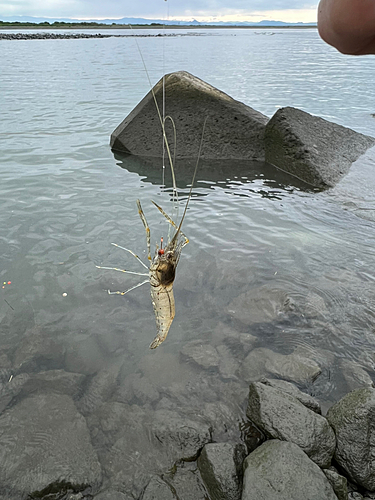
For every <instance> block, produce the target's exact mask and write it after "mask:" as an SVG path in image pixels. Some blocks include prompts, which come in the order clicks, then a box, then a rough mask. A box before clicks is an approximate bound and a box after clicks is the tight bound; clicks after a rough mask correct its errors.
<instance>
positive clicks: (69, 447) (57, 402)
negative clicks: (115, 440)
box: [0, 393, 101, 500]
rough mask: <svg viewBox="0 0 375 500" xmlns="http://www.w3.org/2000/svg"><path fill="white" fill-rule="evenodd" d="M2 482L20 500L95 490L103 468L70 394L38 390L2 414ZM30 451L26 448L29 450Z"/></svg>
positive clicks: (56, 497)
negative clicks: (37, 392) (71, 491)
mask: <svg viewBox="0 0 375 500" xmlns="http://www.w3.org/2000/svg"><path fill="white" fill-rule="evenodd" d="M0 434H1V436H2V445H1V447H0V462H1V464H2V466H1V469H0V483H1V485H2V487H3V488H5V489H6V490H9V491H12V492H15V494H16V496H17V498H18V499H19V500H22V499H26V498H30V497H33V498H34V497H38V498H39V497H41V498H42V497H43V495H44V494H46V493H47V492H50V493H52V492H57V493H55V494H50V496H49V497H48V498H49V499H51V500H55V499H56V500H57V499H59V498H61V496H62V494H63V493H64V491H65V492H67V491H68V490H74V491H75V492H76V493H78V492H79V491H85V492H90V493H91V494H95V493H96V491H97V490H98V488H99V486H100V484H101V468H100V465H99V462H98V459H97V456H96V453H95V452H94V449H93V447H92V445H91V442H90V436H89V432H88V429H87V427H86V422H85V419H84V418H83V416H82V415H80V414H79V413H78V412H77V410H76V408H75V406H74V403H73V401H72V399H71V398H70V397H69V396H65V395H59V394H52V393H46V394H38V395H35V396H30V397H28V398H25V399H23V400H22V401H21V402H20V403H18V404H17V405H16V406H14V407H12V408H10V409H8V410H7V411H5V412H4V413H3V414H2V415H1V416H0ZM25 450H27V453H25Z"/></svg>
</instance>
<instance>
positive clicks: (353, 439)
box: [327, 388, 375, 491]
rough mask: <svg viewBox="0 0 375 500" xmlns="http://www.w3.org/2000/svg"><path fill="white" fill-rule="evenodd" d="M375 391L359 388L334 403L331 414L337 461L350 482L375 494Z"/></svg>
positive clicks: (328, 418) (328, 417) (329, 412)
mask: <svg viewBox="0 0 375 500" xmlns="http://www.w3.org/2000/svg"><path fill="white" fill-rule="evenodd" d="M374 415H375V389H372V388H364V389H357V390H355V391H352V392H350V393H349V394H347V395H346V396H344V397H343V398H342V399H341V400H340V401H338V402H337V403H336V404H334V405H333V406H332V407H331V408H330V409H329V411H328V413H327V420H328V421H329V423H330V425H331V426H332V427H333V429H334V431H335V434H336V439H337V447H336V451H335V460H336V462H337V463H338V464H339V465H340V467H342V468H343V470H345V471H346V473H347V475H348V477H349V479H351V480H352V481H354V482H355V483H357V484H358V485H360V486H362V487H363V488H365V489H367V490H369V491H375V466H374V461H373V457H374V454H375V419H374Z"/></svg>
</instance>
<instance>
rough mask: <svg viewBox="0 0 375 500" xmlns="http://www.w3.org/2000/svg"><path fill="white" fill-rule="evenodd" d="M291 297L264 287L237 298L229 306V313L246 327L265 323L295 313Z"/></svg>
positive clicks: (280, 291) (281, 291)
mask: <svg viewBox="0 0 375 500" xmlns="http://www.w3.org/2000/svg"><path fill="white" fill-rule="evenodd" d="M294 307H295V306H294V303H293V300H292V299H291V297H289V296H288V294H287V293H286V292H284V291H283V290H277V289H272V288H269V287H268V286H262V287H259V288H254V289H252V290H249V291H248V292H246V293H243V294H242V295H239V296H238V297H236V298H235V299H234V300H232V302H231V303H230V304H229V306H228V312H229V314H230V315H231V316H233V318H235V319H236V320H237V321H241V323H244V324H245V325H252V324H254V323H265V322H270V321H275V320H277V319H280V318H282V317H283V316H284V315H285V314H288V313H290V312H292V311H294Z"/></svg>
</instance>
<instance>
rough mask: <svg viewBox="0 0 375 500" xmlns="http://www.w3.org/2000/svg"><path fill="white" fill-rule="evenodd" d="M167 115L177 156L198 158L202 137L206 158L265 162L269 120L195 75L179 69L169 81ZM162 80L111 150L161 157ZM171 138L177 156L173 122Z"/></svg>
mask: <svg viewBox="0 0 375 500" xmlns="http://www.w3.org/2000/svg"><path fill="white" fill-rule="evenodd" d="M164 89H165V90H164V93H165V114H166V116H170V117H172V118H173V121H174V123H175V126H176V134H177V148H176V157H177V158H188V157H193V158H196V157H197V156H198V152H199V146H200V142H201V138H202V133H203V124H204V121H205V118H206V117H208V118H207V123H206V127H205V130H204V134H203V143H202V153H201V156H202V158H205V159H219V158H220V159H247V160H260V161H263V160H264V130H265V125H266V123H267V121H268V118H267V117H266V116H265V115H262V113H259V112H258V111H255V110H254V109H252V108H250V107H249V106H246V105H245V104H243V103H242V102H239V101H236V100H234V99H233V98H232V97H230V96H228V95H227V94H225V93H224V92H221V91H220V90H218V89H216V88H215V87H212V86H211V85H209V84H208V83H206V82H204V81H203V80H200V79H199V78H197V77H195V76H193V75H191V74H190V73H188V72H186V71H177V72H175V73H170V74H168V75H165V77H164ZM154 96H155V99H156V101H157V102H158V106H159V109H160V110H162V109H163V102H162V101H163V78H162V79H161V80H159V82H158V83H157V84H156V85H155V86H154V88H153V90H152V91H150V92H149V93H148V94H147V95H146V96H145V97H144V98H143V99H142V101H141V102H140V103H139V104H138V105H137V106H136V107H135V108H134V109H133V111H132V112H131V113H130V114H129V115H128V116H127V117H126V118H125V120H124V121H123V122H122V123H121V124H120V125H119V126H118V127H117V128H116V129H115V130H114V132H113V133H112V135H111V143H110V145H111V148H112V149H113V150H116V151H122V152H124V153H130V154H134V155H140V156H156V157H161V156H162V141H161V138H162V126H161V122H160V118H159V116H158V113H157V110H156V106H155V102H154ZM165 129H166V135H167V137H168V142H169V146H170V149H171V152H172V155H173V152H174V148H175V146H176V145H175V143H174V142H175V141H174V133H173V128H172V124H171V121H170V120H166V123H165Z"/></svg>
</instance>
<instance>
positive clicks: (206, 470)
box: [198, 443, 246, 500]
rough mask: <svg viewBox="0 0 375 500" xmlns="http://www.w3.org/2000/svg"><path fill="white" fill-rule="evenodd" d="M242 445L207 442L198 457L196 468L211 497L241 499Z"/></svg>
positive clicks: (243, 455) (231, 499)
mask: <svg viewBox="0 0 375 500" xmlns="http://www.w3.org/2000/svg"><path fill="white" fill-rule="evenodd" d="M245 456H246V455H245V447H244V446H243V445H232V444H230V443H208V444H206V445H205V446H204V448H203V450H202V452H201V454H200V455H199V458H198V468H199V470H200V473H201V477H202V479H203V482H204V484H205V486H206V488H207V491H208V493H209V494H210V497H211V498H214V499H215V500H241V486H242V463H243V461H244V458H245Z"/></svg>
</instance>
